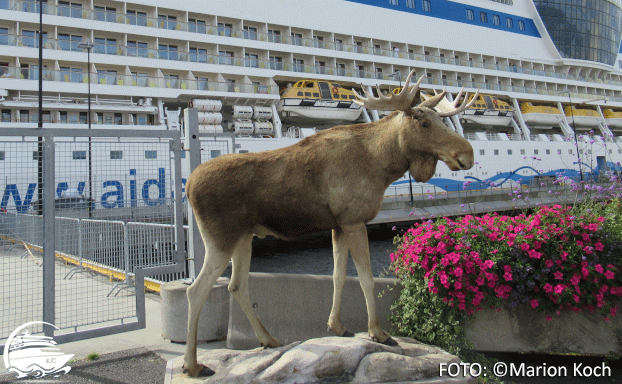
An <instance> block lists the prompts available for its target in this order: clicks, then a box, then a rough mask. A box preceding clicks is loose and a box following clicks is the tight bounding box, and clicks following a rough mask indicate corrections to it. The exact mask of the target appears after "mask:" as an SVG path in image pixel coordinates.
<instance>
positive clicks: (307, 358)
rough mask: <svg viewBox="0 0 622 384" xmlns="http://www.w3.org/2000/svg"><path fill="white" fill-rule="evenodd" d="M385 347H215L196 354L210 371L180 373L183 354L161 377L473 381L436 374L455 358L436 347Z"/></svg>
mask: <svg viewBox="0 0 622 384" xmlns="http://www.w3.org/2000/svg"><path fill="white" fill-rule="evenodd" d="M394 339H395V340H396V341H397V342H398V345H397V346H395V347H388V346H385V345H382V344H378V343H374V342H372V341H370V340H369V338H368V336H367V334H364V333H361V334H357V335H356V337H352V338H343V337H335V336H333V337H324V338H319V339H311V340H307V341H305V342H303V343H301V342H295V343H292V344H289V345H286V346H283V347H279V348H273V349H262V348H257V349H253V350H249V351H237V350H230V349H218V350H211V351H205V352H203V353H200V354H199V356H198V361H199V363H202V364H204V365H206V366H208V367H210V368H211V369H213V370H215V371H216V374H215V375H214V376H211V377H207V378H191V377H188V376H186V375H184V374H183V372H182V365H183V356H181V357H178V358H176V359H174V360H172V361H171V362H169V367H170V368H171V369H170V370H169V372H167V376H168V375H170V377H167V379H169V380H170V382H171V383H172V384H187V383H319V382H333V383H404V382H408V383H429V384H432V383H439V384H440V383H465V384H466V383H475V382H476V380H475V379H474V378H471V377H469V376H467V377H464V376H462V377H448V376H447V377H441V376H440V375H439V373H440V366H441V364H451V363H460V359H459V358H457V357H456V356H453V355H450V354H449V353H447V352H445V351H443V350H442V349H439V348H436V347H432V346H429V345H426V344H422V343H419V342H418V341H416V340H413V339H409V338H402V337H395V338H394Z"/></svg>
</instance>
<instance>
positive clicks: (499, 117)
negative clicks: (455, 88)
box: [458, 95, 514, 127]
mask: <svg viewBox="0 0 622 384" xmlns="http://www.w3.org/2000/svg"><path fill="white" fill-rule="evenodd" d="M473 96H475V95H470V96H469V101H471V100H472V99H473ZM513 115H514V111H513V109H512V107H511V106H510V104H508V103H506V102H505V101H503V100H499V99H497V98H496V97H494V96H490V95H478V96H477V100H475V102H474V103H473V105H471V107H470V108H468V109H466V110H465V111H464V112H462V113H460V114H458V117H459V118H460V121H461V122H462V123H463V124H479V125H486V126H500V127H506V126H508V125H509V124H510V122H511V121H512V117H513Z"/></svg>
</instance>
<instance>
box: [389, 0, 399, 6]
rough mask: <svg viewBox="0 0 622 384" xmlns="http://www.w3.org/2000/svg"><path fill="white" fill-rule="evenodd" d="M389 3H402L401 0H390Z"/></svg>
mask: <svg viewBox="0 0 622 384" xmlns="http://www.w3.org/2000/svg"><path fill="white" fill-rule="evenodd" d="M389 4H391V5H400V0H389Z"/></svg>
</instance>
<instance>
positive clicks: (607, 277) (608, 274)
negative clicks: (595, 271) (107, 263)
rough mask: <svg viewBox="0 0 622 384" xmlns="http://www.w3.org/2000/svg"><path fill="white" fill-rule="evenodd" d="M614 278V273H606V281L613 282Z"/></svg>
mask: <svg viewBox="0 0 622 384" xmlns="http://www.w3.org/2000/svg"><path fill="white" fill-rule="evenodd" d="M613 276H614V275H613V272H612V271H607V272H605V278H606V279H609V280H611V279H613Z"/></svg>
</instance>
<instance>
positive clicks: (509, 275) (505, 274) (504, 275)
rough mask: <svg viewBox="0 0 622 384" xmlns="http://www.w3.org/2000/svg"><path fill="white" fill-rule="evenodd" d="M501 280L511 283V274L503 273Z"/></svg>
mask: <svg viewBox="0 0 622 384" xmlns="http://www.w3.org/2000/svg"><path fill="white" fill-rule="evenodd" d="M503 278H504V279H505V280H506V281H511V280H512V273H511V272H506V273H504V274H503Z"/></svg>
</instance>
